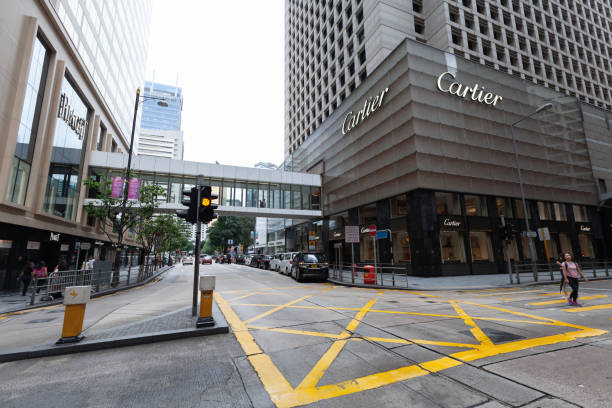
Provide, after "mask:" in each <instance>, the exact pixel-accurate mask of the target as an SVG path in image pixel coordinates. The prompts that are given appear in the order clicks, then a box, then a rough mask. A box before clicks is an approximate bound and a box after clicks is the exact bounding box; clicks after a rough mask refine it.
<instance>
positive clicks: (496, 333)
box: [459, 327, 525, 343]
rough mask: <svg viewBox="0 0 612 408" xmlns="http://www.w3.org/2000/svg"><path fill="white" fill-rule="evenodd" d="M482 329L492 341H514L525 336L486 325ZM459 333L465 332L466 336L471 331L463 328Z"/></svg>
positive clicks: (469, 334) (470, 333)
mask: <svg viewBox="0 0 612 408" xmlns="http://www.w3.org/2000/svg"><path fill="white" fill-rule="evenodd" d="M482 331H483V332H484V334H486V335H487V337H489V338H490V339H491V341H492V342H493V343H505V342H507V341H514V340H519V339H524V338H525V337H523V336H519V335H518V334H514V333H508V332H505V331H501V330H496V329H489V328H487V327H485V328H484V329H482ZM459 333H461V334H465V335H466V336H471V335H472V332H470V331H469V330H463V331H460V332H459Z"/></svg>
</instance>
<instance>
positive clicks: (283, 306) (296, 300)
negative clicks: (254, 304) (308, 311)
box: [244, 295, 313, 324]
mask: <svg viewBox="0 0 612 408" xmlns="http://www.w3.org/2000/svg"><path fill="white" fill-rule="evenodd" d="M312 296H313V295H306V296H302V297H301V298H299V299H294V300H292V301H291V302H288V303H285V304H284V305H279V306H277V307H275V308H274V309H270V310H268V311H266V312H263V313H261V314H258V315H257V316H255V317H252V318H250V319H248V320H245V321H244V323H245V324H249V323H252V322H254V321H256V320H259V319H261V318H263V317H266V316H269V315H271V314H272V313H276V312H278V311H279V310H282V309H284V308H286V307H288V306H291V305H293V304H294V303H298V302H301V301H302V300H304V299H308V298H309V297H312Z"/></svg>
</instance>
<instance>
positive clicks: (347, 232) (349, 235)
mask: <svg viewBox="0 0 612 408" xmlns="http://www.w3.org/2000/svg"><path fill="white" fill-rule="evenodd" d="M344 242H348V243H349V244H358V243H359V226H357V225H346V226H345V227H344Z"/></svg>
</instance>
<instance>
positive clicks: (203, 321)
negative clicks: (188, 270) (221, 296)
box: [196, 275, 215, 327]
mask: <svg viewBox="0 0 612 408" xmlns="http://www.w3.org/2000/svg"><path fill="white" fill-rule="evenodd" d="M214 290H215V277H214V276H213V275H204V276H200V317H199V318H198V321H197V322H196V327H206V326H212V325H214V324H215V321H214V319H213V317H212V302H213V291H214Z"/></svg>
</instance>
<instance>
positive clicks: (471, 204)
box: [465, 194, 489, 217]
mask: <svg viewBox="0 0 612 408" xmlns="http://www.w3.org/2000/svg"><path fill="white" fill-rule="evenodd" d="M465 213H466V215H468V216H478V217H486V216H488V215H489V213H488V211H487V200H486V199H485V198H484V197H481V196H477V195H467V194H466V195H465Z"/></svg>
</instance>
